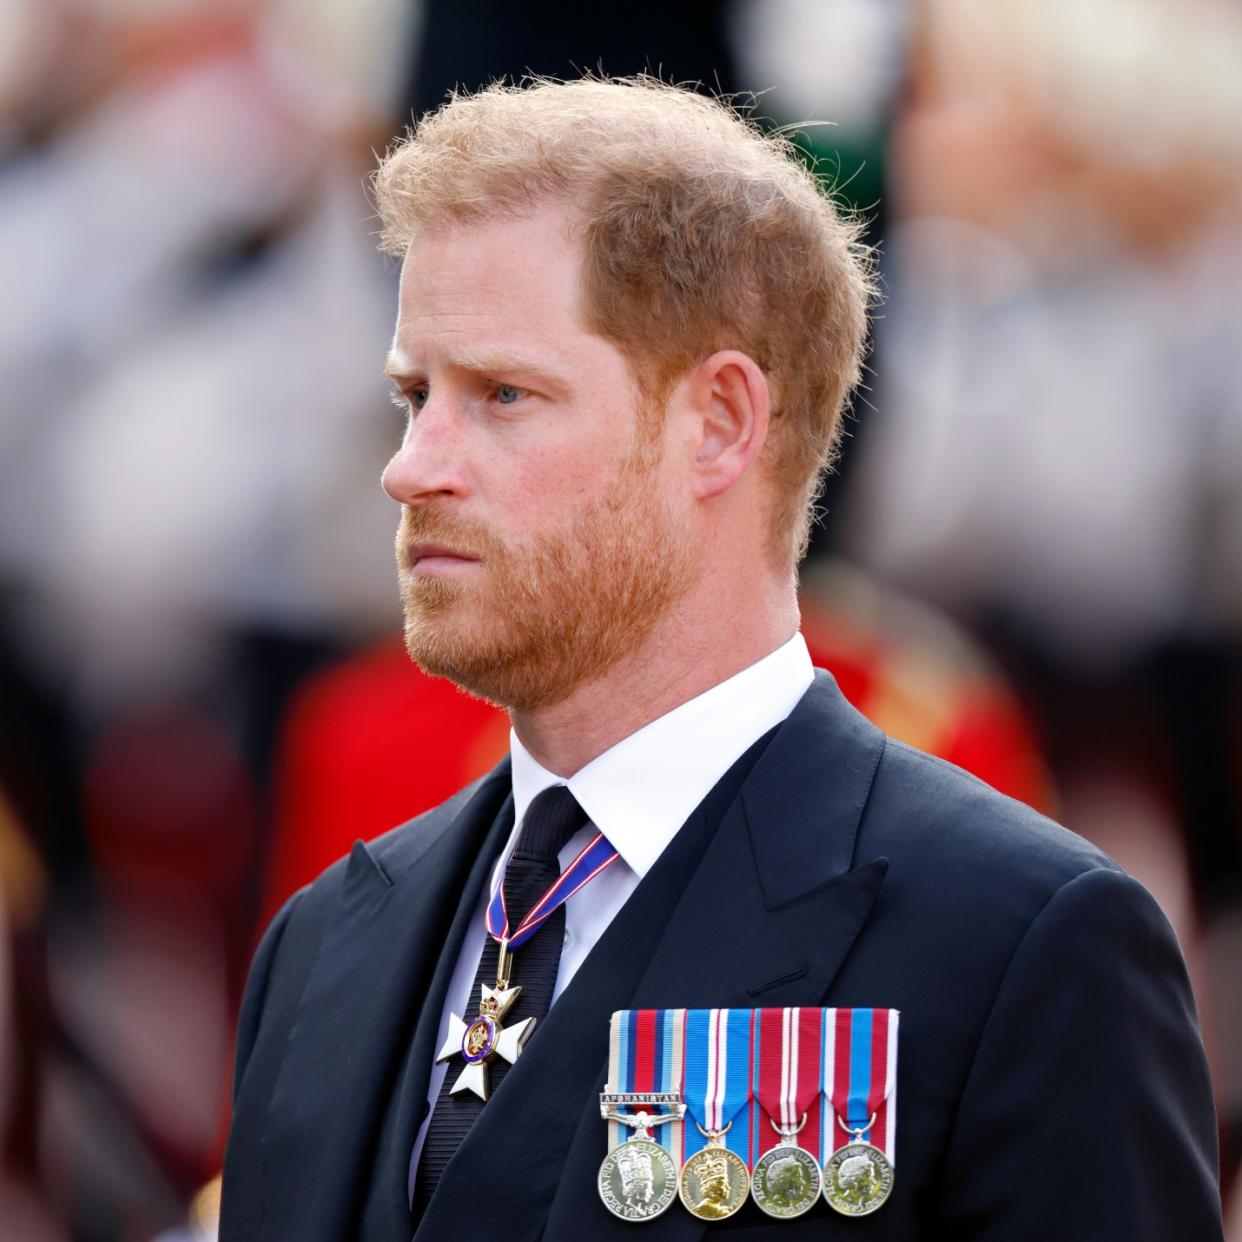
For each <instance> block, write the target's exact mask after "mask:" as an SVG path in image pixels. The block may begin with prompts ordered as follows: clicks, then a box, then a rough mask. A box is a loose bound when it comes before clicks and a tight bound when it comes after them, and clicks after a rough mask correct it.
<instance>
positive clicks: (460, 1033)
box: [436, 832, 619, 1100]
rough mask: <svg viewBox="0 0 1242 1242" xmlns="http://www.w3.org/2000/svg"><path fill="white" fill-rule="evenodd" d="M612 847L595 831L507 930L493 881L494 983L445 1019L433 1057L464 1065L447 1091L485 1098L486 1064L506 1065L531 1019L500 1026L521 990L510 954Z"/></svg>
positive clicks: (606, 860)
mask: <svg viewBox="0 0 1242 1242" xmlns="http://www.w3.org/2000/svg"><path fill="white" fill-rule="evenodd" d="M618 857H619V855H618V854H617V851H616V850H615V849H613V847H612V846H611V845H610V844H609V843H608V840H607V838H606V837H605V836H604V834H603V833H602V832H601V833H597V834H596V836H595V837H594V839H593V840H591V841H590V842H589V843H588V844H587V845H585V846H584V847H583V848H582V850H581V851H579V853H578V856H577V857H576V858H575V859H574V860H573V862H571V863H570V864H569V866H568V867H566V868H565V870H564V871H563V872H561V874H560V876H558V877H557V879H556V881H555V883H553V884H552V885H551V887H550V888H548V890H547V891H546V892H545V893H544V894H543V896H542V897H540V898H539V900H538V901H536V902H535V904H534V905H533V906H531V908H530V910H529V911H528V912H527V914H526V916H525V917H524V918H523V919H522V921H521V922H520V923H519V924H518V925H517V927H516V929H513V930H510V927H509V911H508V910H507V909H506V908H505V887H504V885H503V884H500V885H498V886H497V888H496V891H495V893H493V894H492V899H491V901H490V903H489V904H488V907H487V915H486V921H487V933H488V935H489V936H491V938H492V939H493V940H495V941H496V942H497V943H498V944H499V945H500V957H499V959H498V961H497V965H496V985H495V987H488V986H487V984H486V983H484V984H483V985H482V995H481V997H480V1000H479V1012H478V1014H477V1015H476V1016H475V1018H474V1019H473V1020H472V1021H471V1022H469V1023H466V1022H464V1021H462V1019H461V1018H459V1017H458V1016H457V1014H453V1015H451V1017H450V1020H449V1028H448V1036H447V1038H446V1039H445V1041H444V1045H443V1047H442V1048H441V1049H440V1052H439V1054H438V1055H437V1056H436V1062H437V1063H439V1062H440V1061H447V1060H449V1059H450V1058H452V1057H455V1056H461V1057H462V1058H463V1059H464V1060H465V1062H466V1064H465V1068H463V1070H462V1071H461V1073H460V1074H459V1075H458V1076H457V1081H456V1082H455V1083H454V1084H453V1086H452V1087H451V1088H450V1094H453V1095H456V1094H458V1093H459V1092H462V1091H473V1092H474V1093H475V1095H477V1096H478V1097H479V1098H480V1099H483V1100H486V1099H487V1089H488V1083H487V1065H488V1062H490V1061H491V1060H493V1059H494V1058H495V1057H498V1056H499V1057H502V1058H503V1059H504V1060H506V1061H508V1062H509V1064H510V1065H512V1064H513V1062H514V1061H516V1060H517V1058H518V1056H519V1055H520V1053H521V1051H522V1049H523V1048H524V1047H525V1046H526V1041H527V1040H528V1039H529V1038H530V1035H531V1032H532V1031H533V1030H534V1027H535V1019H534V1018H526V1019H524V1020H523V1021H521V1022H518V1023H517V1024H516V1025H514V1026H511V1027H509V1028H507V1029H506V1028H505V1027H504V1026H503V1025H502V1023H503V1021H504V1016H505V1014H506V1013H508V1011H509V1010H510V1009H511V1008H512V1007H513V1004H514V1002H515V1001H516V1000H517V998H518V996H519V995H520V994H521V991H522V989H521V987H520V986H519V987H510V986H509V977H510V974H511V972H512V969H513V956H512V955H513V953H514V952H515V951H516V950H518V949H520V948H521V947H522V945H524V944H525V943H526V942H527V941H528V940H529V939H530V938H531V937H532V936H533V935H534V934H535V933H536V932H537V931H538V930H539V929H540V928H541V927H542V926H543V925H544V923H545V922H546V921H547V919H548V916H549V915H550V914H551V913H552V912H553V911H554V910H556V909H558V908H559V907H560V906H563V905H564V904H565V902H567V901H568V900H569V899H570V898H571V897H572V896H573V895H574V894H575V893H576V892H577V891H578V890H579V889H580V888H582V887H583V885H585V884H589V883H590V882H591V881H592V880H593V879H595V877H596V876H597V875H599V873H600V872H601V871H603V870H605V869H606V868H607V867H610V866H611V865H612V864H613V863H614V862H616V861H617V858H618Z"/></svg>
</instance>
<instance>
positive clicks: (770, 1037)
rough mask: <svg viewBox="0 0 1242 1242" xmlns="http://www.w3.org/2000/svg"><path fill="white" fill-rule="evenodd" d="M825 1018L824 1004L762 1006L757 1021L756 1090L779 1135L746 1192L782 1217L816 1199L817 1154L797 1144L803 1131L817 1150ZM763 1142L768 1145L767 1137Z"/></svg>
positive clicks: (805, 1209) (808, 1206) (757, 1165)
mask: <svg viewBox="0 0 1242 1242" xmlns="http://www.w3.org/2000/svg"><path fill="white" fill-rule="evenodd" d="M823 1019H824V1011H823V1010H822V1009H762V1010H760V1011H759V1015H758V1020H757V1023H756V1030H757V1035H758V1040H757V1043H758V1047H757V1050H756V1060H757V1062H758V1064H757V1091H756V1094H757V1096H758V1101H759V1104H760V1107H761V1109H762V1111H763V1113H765V1114H766V1116H767V1121H768V1124H769V1126H770V1128H771V1130H772V1131H773V1132H774V1133H775V1134H776V1135H777V1136H778V1139H777V1142H776V1145H775V1146H771V1147H768V1150H766V1151H764V1152H763V1154H762V1155H761V1156H760V1157H759V1159H758V1160H757V1161H756V1162H755V1168H754V1172H753V1174H752V1175H751V1187H750V1194H751V1198H752V1199H754V1201H755V1203H756V1204H757V1205H758V1206H759V1208H760V1209H761V1210H762V1211H764V1212H766V1213H767V1214H768V1215H769V1216H775V1217H777V1218H778V1219H780V1220H792V1219H793V1218H794V1217H796V1216H802V1215H803V1214H804V1213H806V1212H809V1211H810V1210H811V1208H813V1207H814V1206H815V1204H816V1203H817V1202H818V1201H819V1195H820V1189H821V1184H822V1180H823V1179H822V1177H821V1174H820V1168H819V1159H818V1156H817V1155H812V1154H811V1151H808V1150H805V1149H804V1148H803V1147H801V1146H800V1145H799V1143H798V1136H799V1135H800V1134H801V1133H802V1132H803V1131H804V1130H805V1131H806V1139H805V1141H806V1142H807V1144H808V1146H809V1147H811V1149H812V1150H813V1151H815V1152H816V1153H818V1151H819V1136H820V1115H819V1114H820V1109H819V1096H820V1086H821V1083H820V1065H821V1055H820V1053H821V1045H822V1042H823V1041H822V1031H823ZM808 1123H810V1124H809V1128H808ZM760 1124H761V1125H762V1123H760ZM761 1142H762V1145H763V1146H767V1144H768V1143H769V1142H770V1136H767V1135H765V1136H763V1137H762V1139H761Z"/></svg>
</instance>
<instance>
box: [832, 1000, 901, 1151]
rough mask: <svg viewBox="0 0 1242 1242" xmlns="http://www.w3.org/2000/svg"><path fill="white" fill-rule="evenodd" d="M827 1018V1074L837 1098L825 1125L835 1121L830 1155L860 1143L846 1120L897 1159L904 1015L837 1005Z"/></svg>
mask: <svg viewBox="0 0 1242 1242" xmlns="http://www.w3.org/2000/svg"><path fill="white" fill-rule="evenodd" d="M825 1017H826V1020H825V1023H824V1028H825V1039H824V1058H823V1076H824V1083H825V1086H826V1092H825V1093H826V1095H827V1096H828V1098H829V1100H830V1101H831V1109H830V1110H828V1116H827V1118H826V1120H825V1127H826V1126H827V1125H829V1124H830V1125H831V1126H832V1130H833V1133H832V1134H831V1135H829V1134H828V1133H825V1134H824V1144H825V1148H826V1149H827V1154H829V1155H831V1153H832V1152H834V1151H837V1150H839V1149H840V1148H842V1147H844V1146H846V1144H848V1143H851V1142H854V1141H855V1140H854V1137H853V1135H852V1134H847V1133H846V1132H845V1130H844V1129H842V1128H841V1125H839V1124H838V1122H837V1118H840V1120H841V1122H843V1123H844V1124H845V1125H846V1126H848V1127H849V1129H850V1130H862V1131H863V1133H862V1134H861V1135H860V1136H859V1137H860V1138H861V1139H862V1140H863V1142H867V1143H871V1144H872V1145H873V1146H875V1147H878V1148H879V1149H880V1150H881V1151H883V1152H884V1154H885V1155H886V1156H887V1157H888V1159H889V1163H894V1146H895V1141H896V1125H895V1121H896V1105H897V1100H896V1093H897V1023H898V1018H899V1014H898V1012H897V1010H895V1009H836V1010H827V1011H825ZM833 1114H835V1116H834V1115H833ZM873 1116H874V1118H875V1120H874V1122H873V1121H872V1117H873Z"/></svg>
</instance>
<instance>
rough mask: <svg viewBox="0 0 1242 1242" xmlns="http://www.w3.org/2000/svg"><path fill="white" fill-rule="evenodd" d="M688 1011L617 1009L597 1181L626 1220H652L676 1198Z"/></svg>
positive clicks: (602, 1193)
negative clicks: (604, 1151)
mask: <svg viewBox="0 0 1242 1242" xmlns="http://www.w3.org/2000/svg"><path fill="white" fill-rule="evenodd" d="M685 1013H686V1011H685V1010H684V1009H631V1010H625V1011H622V1012H618V1013H614V1014H613V1015H612V1022H611V1025H610V1027H609V1033H608V1078H607V1082H606V1084H605V1091H604V1094H603V1095H601V1096H600V1114H601V1116H603V1117H604V1119H605V1120H606V1121H607V1122H608V1123H609V1124H608V1154H607V1155H606V1156H605V1157H604V1162H603V1164H601V1165H600V1169H599V1178H598V1186H599V1195H600V1198H601V1199H602V1200H603V1202H604V1206H605V1207H606V1208H607V1209H608V1210H609V1211H610V1212H611V1213H612V1214H613V1215H614V1216H619V1217H621V1219H622V1220H629V1221H646V1220H652V1219H654V1218H655V1217H656V1216H659V1215H660V1213H662V1212H664V1211H665V1210H666V1209H667V1208H668V1207H669V1206H670V1205H671V1204H672V1202H673V1200H674V1199H676V1198H677V1186H678V1177H679V1170H680V1168H681V1157H682V1136H681V1131H682V1117H683V1116H684V1114H685V1106H684V1104H683V1103H682V1095H681V1089H682V1077H683V1067H684V1060H683V1055H682V1053H683V1048H684V1043H683V1037H684V1033H685ZM627 1130H628V1132H629V1133H628V1136H627V1133H626V1131H627Z"/></svg>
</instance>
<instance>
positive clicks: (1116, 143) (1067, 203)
mask: <svg viewBox="0 0 1242 1242" xmlns="http://www.w3.org/2000/svg"><path fill="white" fill-rule="evenodd" d="M589 7H591V6H582V5H578V4H572V5H571V4H569V3H560V2H557V0H529V2H526V3H513V2H512V0H451V2H448V0H422V2H421V3H419V2H416V0H3V2H2V3H0V273H2V276H0V280H2V281H3V284H4V287H5V289H6V290H7V292H6V294H5V295H4V297H3V301H2V302H0V1143H2V1147H3V1157H4V1158H3V1165H2V1168H0V1234H2V1235H3V1237H4V1238H5V1239H6V1240H10V1239H11V1240H13V1242H66V1240H70V1239H72V1240H73V1242H79V1240H80V1242H131V1240H132V1242H147V1240H148V1239H154V1238H157V1237H158V1238H161V1239H164V1240H165V1242H168V1240H170V1239H185V1240H186V1242H189V1240H190V1239H206V1238H210V1237H212V1236H213V1215H214V1207H213V1205H214V1194H215V1190H214V1186H213V1182H212V1179H213V1176H214V1174H215V1172H216V1170H217V1169H218V1167H219V1163H220V1159H221V1153H222V1143H223V1135H224V1132H225V1128H226V1126H227V1097H228V1073H229V1062H230V1056H231V1040H232V1034H231V1032H232V1026H233V1022H234V1020H235V1013H236V1006H237V1002H238V998H239V994H240V989H241V985H242V982H243V979H244V975H245V969H246V965H247V961H248V957H249V954H250V952H251V949H252V947H253V944H254V942H255V939H256V937H257V934H258V931H259V930H260V929H261V926H262V924H263V921H264V920H265V919H266V918H267V917H269V916H270V914H271V913H272V912H273V911H274V909H275V908H276V906H277V905H278V904H279V903H280V901H281V900H282V899H283V898H284V897H285V896H286V895H287V894H288V893H289V892H291V891H292V890H293V889H294V888H295V887H297V886H298V885H300V884H301V883H304V882H305V881H306V880H308V879H309V878H311V877H313V876H314V875H315V874H316V873H317V872H318V870H319V869H321V868H322V867H323V866H324V865H326V864H327V863H328V862H330V861H332V859H333V858H335V857H337V856H338V855H339V854H341V853H343V852H345V851H346V850H347V849H348V848H349V845H350V844H351V843H352V841H353V840H354V839H355V838H356V837H359V836H362V837H367V836H371V835H375V834H377V833H379V832H382V831H384V830H385V829H387V828H388V827H390V826H392V825H393V824H395V823H398V822H400V821H401V820H403V819H405V818H408V817H409V816H410V815H412V814H414V813H416V812H417V811H419V810H421V809H423V808H425V807H426V806H429V805H432V804H433V803H435V802H437V801H439V800H440V799H441V798H443V797H444V796H446V795H447V794H448V793H449V792H451V791H452V790H453V789H455V788H457V787H458V786H459V785H460V784H462V783H463V782H464V781H466V780H468V779H470V778H471V777H472V776H474V775H475V774H477V773H478V772H481V771H482V770H484V769H485V768H487V767H489V766H490V765H491V764H492V763H493V762H495V760H496V759H497V758H499V756H500V755H501V754H502V753H503V751H504V749H505V746H506V741H507V737H506V728H505V722H504V721H503V720H502V719H501V718H500V717H499V716H498V715H496V714H495V713H494V712H492V711H491V710H490V709H488V708H485V707H483V706H482V705H480V704H478V703H475V702H472V701H470V700H468V699H466V698H464V697H462V696H460V695H458V694H457V693H456V692H454V691H453V690H452V689H451V688H449V687H447V686H446V685H445V684H443V683H436V682H432V681H430V680H428V679H426V678H424V677H422V676H421V674H419V673H418V672H417V671H416V670H414V669H413V668H412V667H410V665H409V664H408V662H407V661H406V659H405V656H404V652H403V649H402V647H401V643H400V639H399V622H400V607H399V601H398V598H397V592H396V588H395V582H394V571H393V565H392V555H391V535H392V531H393V529H394V525H395V521H396V516H397V515H396V512H395V507H394V506H393V505H392V504H391V502H389V501H388V500H387V499H386V498H385V497H384V496H383V495H382V493H381V492H380V489H379V486H378V477H379V472H380V468H381V466H382V464H383V462H384V461H385V460H386V458H387V456H388V455H389V453H390V452H391V451H392V450H393V449H394V448H395V446H396V443H397V440H398V437H399V420H398V417H397V416H396V414H395V412H394V411H393V410H392V408H391V406H390V405H389V404H388V402H387V399H386V387H385V384H384V383H383V382H382V381H381V379H380V366H381V364H382V360H383V355H384V352H385V349H386V346H387V341H388V336H389V332H390V328H391V320H392V317H393V313H394V305H395V289H396V271H395V268H394V266H393V265H392V264H391V263H389V262H386V261H383V260H381V259H380V258H379V257H378V256H377V255H376V253H375V250H374V232H375V229H376V222H375V220H374V219H373V217H372V212H371V207H370V205H369V203H368V199H367V194H366V188H365V182H366V178H367V176H368V173H369V172H370V170H371V169H372V168H373V167H374V164H375V152H376V151H377V150H382V149H383V148H384V147H386V146H387V144H388V143H389V141H390V140H391V138H392V137H393V136H394V134H396V133H397V132H398V131H399V130H400V129H401V128H402V126H403V125H404V124H405V123H406V122H407V121H408V120H409V118H410V116H411V114H412V113H414V114H417V113H419V112H421V111H422V110H424V109H426V108H428V107H433V106H435V105H436V104H437V103H438V102H440V101H441V100H442V99H443V98H444V96H445V93H446V91H448V90H449V89H450V88H452V87H453V86H454V85H456V84H461V85H463V86H466V87H475V86H478V85H479V84H481V83H483V82H486V81H489V80H491V79H492V78H494V77H496V76H499V75H503V74H509V75H520V74H522V73H523V72H524V71H525V70H527V69H532V70H535V71H539V72H543V73H550V74H556V75H575V74H577V73H578V72H581V71H585V70H594V71H600V70H602V71H604V72H606V73H610V74H625V73H632V72H636V71H643V70H646V71H650V72H653V73H657V74H659V75H661V76H662V77H664V78H665V79H668V80H674V81H698V82H701V83H704V84H706V87H707V88H709V89H712V90H719V91H726V92H728V91H740V92H754V93H755V95H754V104H755V108H756V111H757V113H758V114H759V115H761V116H762V117H764V118H766V119H767V120H769V121H770V122H772V123H774V124H780V125H794V124H797V123H801V122H807V121H812V120H814V121H820V122H829V124H814V125H811V124H807V125H805V126H803V127H802V128H801V129H800V130H798V131H797V136H796V140H797V141H798V143H799V144H800V146H802V148H803V149H804V150H805V152H806V156H807V158H808V159H810V160H814V161H816V166H817V168H818V169H819V171H820V172H821V174H822V175H823V177H824V178H825V181H826V183H827V184H829V185H830V186H832V187H833V188H834V190H835V192H836V193H837V195H838V197H839V198H840V200H841V201H842V202H843V203H844V204H846V205H849V206H852V207H854V208H856V209H858V210H860V211H861V212H862V213H863V214H864V215H865V216H866V217H867V219H868V221H869V223H870V232H871V240H872V241H873V242H874V243H876V244H877V245H879V246H880V247H881V250H880V256H881V269H882V273H883V278H884V284H885V303H884V305H883V307H882V309H881V311H880V318H879V320H878V322H877V331H876V335H875V341H874V350H873V354H872V358H871V364H870V370H869V374H868V381H867V388H866V390H865V392H863V393H862V394H861V396H860V399H859V400H858V401H857V402H856V403H855V408H854V411H853V415H852V418H851V422H850V433H851V438H850V442H849V444H848V446H847V450H846V454H845V458H844V462H843V465H842V469H841V471H840V474H839V476H838V478H837V479H836V480H834V482H833V483H832V484H831V486H830V489H829V492H828V495H827V499H826V509H827V513H826V517H825V520H824V522H823V524H822V526H821V528H820V529H819V530H818V532H817V535H816V541H815V547H814V550H813V554H812V556H811V558H810V560H809V562H808V564H807V567H806V572H805V575H804V607H805V617H806V622H805V631H806V634H807V638H808V641H809V643H810V645H811V648H812V651H813V653H814V654H815V656H816V658H817V662H818V663H821V664H824V665H826V666H827V667H829V668H831V669H832V670H833V671H834V672H835V673H836V674H837V677H838V680H839V681H840V682H841V684H842V686H843V688H844V689H845V691H846V693H847V694H848V695H849V696H850V698H851V699H852V700H853V701H854V702H855V703H856V704H857V705H858V706H859V707H861V708H862V709H863V710H864V711H866V712H867V713H868V714H869V715H870V716H871V717H872V718H873V719H875V720H876V721H877V722H878V723H879V724H880V725H881V726H882V727H884V728H886V729H888V730H889V731H890V732H891V733H894V734H896V735H897V736H900V737H902V738H905V739H906V740H909V741H911V742H913V743H915V744H917V745H920V746H922V747H924V748H926V749H929V750H933V751H935V752H937V753H939V754H942V755H945V756H947V757H949V758H950V759H952V760H954V761H955V762H958V763H961V764H963V765H964V766H966V767H969V768H971V769H972V770H974V771H976V772H978V773H980V774H981V775H983V776H984V777H985V778H986V779H987V780H989V781H991V782H992V783H993V784H995V785H997V786H998V787H999V788H1001V789H1003V790H1005V791H1006V792H1008V793H1011V794H1013V795H1014V796H1016V797H1020V798H1023V799H1024V800H1026V801H1028V802H1031V803H1033V804H1034V805H1036V806H1038V807H1040V808H1041V809H1044V810H1047V811H1050V812H1051V813H1053V814H1055V815H1057V816H1058V817H1059V818H1061V819H1062V820H1063V821H1064V822H1066V823H1068V824H1069V825H1070V826H1071V827H1073V828H1074V829H1076V830H1077V831H1078V832H1081V833H1083V834H1084V835H1085V836H1087V837H1089V838H1091V839H1092V840H1094V841H1096V842H1098V843H1099V844H1100V845H1101V846H1103V847H1104V848H1105V849H1106V850H1108V851H1109V852H1110V853H1112V854H1113V855H1114V856H1115V857H1117V858H1118V859H1119V860H1120V861H1121V862H1122V863H1123V864H1124V865H1125V866H1127V867H1128V868H1129V869H1130V870H1131V871H1133V872H1134V873H1135V874H1137V875H1138V876H1139V877H1140V878H1141V879H1142V880H1143V881H1144V882H1145V883H1146V884H1147V885H1148V886H1149V887H1150V888H1151V889H1152V890H1153V891H1154V892H1155V893H1156V895H1157V897H1158V898H1159V900H1160V902H1161V904H1162V905H1163V907H1164V909H1165V911H1166V912H1167V914H1168V916H1169V918H1170V920H1171V921H1172V922H1173V924H1174V926H1175V928H1176V929H1177V932H1178V935H1179V937H1180V939H1181V942H1182V945H1183V948H1184V950H1185V952H1186V955H1187V958H1188V961H1189V963H1190V966H1191V970H1192V973H1193V975H1194V979H1195V985H1196V990H1197V994H1198V997H1199V1003H1200V1008H1201V1016H1202V1021H1203V1026H1204V1032H1205V1037H1206V1040H1207V1044H1208V1052H1209V1056H1210V1059H1211V1063H1212V1070H1213V1074H1214V1077H1215V1083H1216V1091H1217V1100H1218V1106H1219V1110H1220V1120H1221V1138H1222V1150H1223V1162H1224V1189H1225V1200H1226V1214H1227V1219H1228V1220H1229V1222H1230V1229H1231V1232H1230V1234H1229V1237H1230V1239H1231V1242H1242V1190H1240V1189H1239V1187H1238V1185H1237V1183H1238V1180H1239V1179H1238V1177H1237V1168H1238V1163H1239V1158H1240V1155H1242V223H1240V219H1239V217H1240V209H1242V124H1239V118H1242V10H1240V9H1239V7H1238V6H1237V4H1236V2H1235V0H1093V2H1092V3H1091V4H1082V3H1081V2H1079V0H1010V2H1009V3H1006V4H1003V5H1002V4H996V3H994V2H993V0H905V2H902V0H733V2H732V3H717V2H713V0H683V2H682V3H681V4H677V5H671V4H668V3H667V2H661V3H656V2H654V0H629V3H627V4H625V5H617V6H611V5H602V6H595V10H596V11H595V15H594V16H583V10H584V9H585V8H589ZM746 98H750V96H747V97H746Z"/></svg>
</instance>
